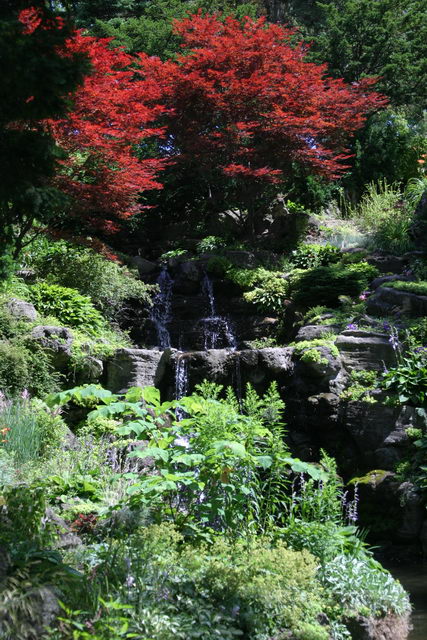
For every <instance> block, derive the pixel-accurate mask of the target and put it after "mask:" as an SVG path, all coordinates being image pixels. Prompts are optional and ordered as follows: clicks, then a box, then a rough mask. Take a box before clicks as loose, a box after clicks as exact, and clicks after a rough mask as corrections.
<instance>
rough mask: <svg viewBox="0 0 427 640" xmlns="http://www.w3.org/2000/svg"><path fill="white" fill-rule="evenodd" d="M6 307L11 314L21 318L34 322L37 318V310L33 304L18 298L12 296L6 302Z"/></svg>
mask: <svg viewBox="0 0 427 640" xmlns="http://www.w3.org/2000/svg"><path fill="white" fill-rule="evenodd" d="M6 308H7V310H8V311H9V313H10V315H11V316H13V317H14V318H18V319H19V320H28V321H29V322H33V321H34V320H37V311H36V308H35V306H34V305H33V304H31V303H30V302H26V301H25V300H19V299H18V298H12V299H11V300H9V301H8V302H7V304H6Z"/></svg>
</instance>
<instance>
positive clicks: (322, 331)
mask: <svg viewBox="0 0 427 640" xmlns="http://www.w3.org/2000/svg"><path fill="white" fill-rule="evenodd" d="M339 331H340V327H339V326H338V325H336V324H307V325H306V326H305V327H301V329H299V331H298V333H297V335H296V336H295V342H302V341H303V340H316V339H318V338H323V336H324V335H327V334H328V333H339Z"/></svg>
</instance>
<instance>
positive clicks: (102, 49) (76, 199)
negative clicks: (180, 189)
mask: <svg viewBox="0 0 427 640" xmlns="http://www.w3.org/2000/svg"><path fill="white" fill-rule="evenodd" d="M108 43H109V39H103V40H97V39H95V38H92V37H88V36H84V35H83V34H82V33H81V32H76V34H75V35H74V36H73V37H72V38H70V39H69V40H68V42H67V47H66V51H65V52H64V55H70V54H75V53H76V52H80V53H85V54H86V55H88V57H89V59H90V61H91V64H92V71H91V73H89V74H88V75H87V76H86V77H85V79H84V82H83V84H82V86H81V87H80V88H79V89H78V90H77V92H76V93H75V94H74V95H73V96H70V97H71V99H72V101H73V108H72V110H71V111H70V112H69V113H68V115H67V117H66V118H63V119H60V120H48V121H46V125H47V126H48V128H49V131H50V132H51V134H52V135H53V137H54V139H55V140H56V142H57V144H58V145H59V147H60V148H61V149H62V150H63V151H65V152H66V158H65V159H64V160H62V161H61V165H62V167H61V170H60V171H59V172H58V174H57V176H56V178H55V184H56V186H58V187H59V188H60V189H61V191H63V192H65V193H67V194H68V195H69V196H70V197H71V198H72V203H73V205H72V213H73V216H74V217H76V218H77V219H79V220H83V221H84V224H85V225H86V226H89V228H92V229H94V230H101V231H104V232H114V231H116V230H117V229H118V228H119V224H120V220H123V219H125V218H127V217H129V216H132V215H133V214H135V213H136V212H138V211H139V210H140V209H141V204H140V203H139V201H138V200H139V196H140V193H141V192H143V191H145V190H148V189H160V188H161V187H162V185H161V184H160V183H159V182H158V180H157V176H158V173H159V171H160V170H161V169H162V167H163V165H164V160H161V159H159V158H148V159H144V160H140V159H138V157H137V149H138V145H139V144H141V142H142V141H143V140H144V139H145V138H147V137H148V136H152V135H154V134H156V135H157V136H161V135H162V129H160V128H158V127H156V128H152V127H150V124H151V123H152V122H153V121H154V120H155V119H156V118H158V117H159V115H160V114H161V113H162V112H163V111H164V108H163V107H162V106H160V105H159V104H158V103H157V101H158V98H159V90H158V87H157V86H156V84H155V82H154V80H153V79H151V78H150V77H147V78H146V79H144V80H141V79H139V81H138V82H135V73H134V71H133V69H132V62H133V59H132V58H131V56H129V55H127V54H126V53H125V52H124V51H122V50H121V49H117V48H115V49H111V48H109V47H108Z"/></svg>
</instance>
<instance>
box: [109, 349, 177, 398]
mask: <svg viewBox="0 0 427 640" xmlns="http://www.w3.org/2000/svg"><path fill="white" fill-rule="evenodd" d="M169 358H170V352H169V350H168V351H157V350H155V349H118V350H117V351H116V353H115V354H114V356H113V357H112V359H111V360H110V361H109V362H108V365H107V388H108V389H110V390H111V391H113V392H114V393H123V392H125V391H127V390H128V389H129V388H130V387H148V386H157V385H159V384H160V382H161V379H162V377H163V374H164V371H165V364H166V362H168V360H169Z"/></svg>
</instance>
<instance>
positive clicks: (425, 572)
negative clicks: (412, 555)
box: [388, 562, 427, 640]
mask: <svg viewBox="0 0 427 640" xmlns="http://www.w3.org/2000/svg"><path fill="white" fill-rule="evenodd" d="M388 569H389V570H390V571H391V573H392V574H393V576H394V577H395V578H397V579H398V580H400V582H401V583H402V586H403V587H404V588H405V589H406V590H407V591H408V592H409V594H410V596H411V602H412V607H413V612H412V617H411V620H412V624H413V626H414V628H413V630H412V631H411V633H410V634H409V637H408V640H427V563H422V562H420V563H419V564H410V565H407V566H403V565H399V566H394V567H393V566H390V567H388Z"/></svg>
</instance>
